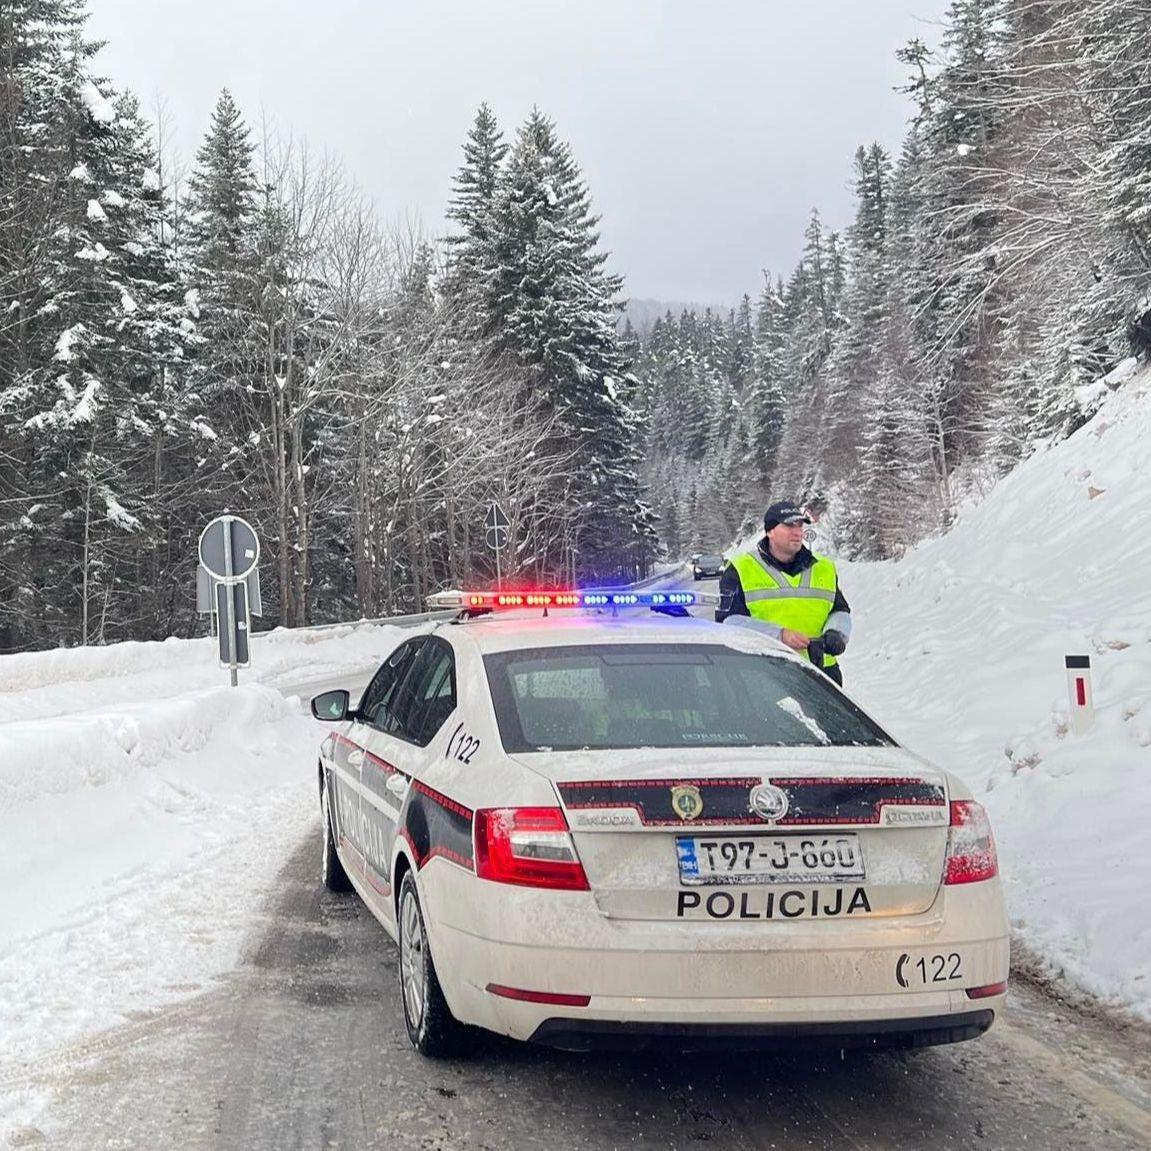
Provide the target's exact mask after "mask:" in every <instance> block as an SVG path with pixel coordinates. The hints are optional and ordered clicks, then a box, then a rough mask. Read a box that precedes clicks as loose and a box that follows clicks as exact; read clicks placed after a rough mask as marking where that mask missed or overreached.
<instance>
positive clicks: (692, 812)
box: [671, 783, 703, 820]
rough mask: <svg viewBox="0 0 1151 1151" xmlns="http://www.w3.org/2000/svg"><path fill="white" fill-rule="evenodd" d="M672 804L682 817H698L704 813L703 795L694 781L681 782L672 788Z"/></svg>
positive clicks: (686, 818)
mask: <svg viewBox="0 0 1151 1151" xmlns="http://www.w3.org/2000/svg"><path fill="white" fill-rule="evenodd" d="M671 806H672V810H673V811H674V812H675V813H676V815H678V816H679V817H680V819H683V820H689V819H698V818H699V817H700V815H701V814H702V813H703V796H702V795H700V793H699V788H698V787H696V785H695V784H694V783H681V784H679V785H677V786H676V787H673V788H672V789H671Z"/></svg>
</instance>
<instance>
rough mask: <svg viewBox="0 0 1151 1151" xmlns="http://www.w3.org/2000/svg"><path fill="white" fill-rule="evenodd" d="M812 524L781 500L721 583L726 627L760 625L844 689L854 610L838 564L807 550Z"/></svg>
mask: <svg viewBox="0 0 1151 1151" xmlns="http://www.w3.org/2000/svg"><path fill="white" fill-rule="evenodd" d="M810 523H811V520H810V519H809V518H808V517H807V516H806V515H805V514H804V512H803V509H802V508H800V507H798V506H797V505H796V504H794V503H792V502H791V501H790V500H781V501H780V502H779V503H774V504H772V505H771V507H769V508H768V509H767V512H766V513H765V514H764V517H763V530H764V537H763V539H761V540H760V541H759V542H758V543H757V544H756V546H755V547H754V548H752V549H750V550H749V551H746V552H742V553H741V554H739V555H737V556H735V557H733V559H732V561H731V563H730V564H728V566H727V567H726V568H725V569H724V573H723V575H722V576H720V580H719V607H718V609H717V610H716V613H715V618H716V619H717V620H719V621H720V622H722V621H723V620H725V619H728V618H729V617H730V618H731V622H732V623H737V622H740V617H750V618H751V619H752V620H756V621H757V623H756V624H755V625H751V626H754V627H755V630H756V631H766V632H767V633H768V634H769V635H772V636H775V638H776V639H779V640H781V641H782V642H783V643H785V644H787V646H788V647H790V648H792V649H793V650H794V651H798V652H806V653H807V655H808V658H809V659H811V660H812V662H813V663H815V664H816V665H817V666H818V667H820V668H821V669H822V670H823V672H824V673H825V674H826V675H828V676H830V677H831V678H832V679H833V680H835V682H836V683H838V684H842V683H843V672H842V671H840V669H839V661H838V658H837V657H838V656H840V655H842V654H843V650H844V648H845V647H847V641H848V638H849V637H850V636H851V608H850V607H849V606H848V604H847V600H846V599H844V597H843V592H842V591H840V589H839V577H838V575H837V574H836V571H835V564H833V563H832V562H831V560H829V559H826V558H825V557H823V556H818V555H814V554H812V552H810V551H808V549H807V548H806V547H804V544H803V530H804V527H805V526H806V525H808V524H810Z"/></svg>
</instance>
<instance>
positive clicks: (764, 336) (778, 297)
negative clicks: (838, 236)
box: [749, 276, 787, 493]
mask: <svg viewBox="0 0 1151 1151" xmlns="http://www.w3.org/2000/svg"><path fill="white" fill-rule="evenodd" d="M783 294H784V288H783V282H782V281H781V280H778V279H777V280H775V281H774V282H773V281H772V279H771V277H770V276H765V283H764V287H763V291H762V292H761V293H760V297H759V304H758V307H757V309H756V314H755V348H754V380H753V383H752V396H751V406H750V414H749V423H750V429H751V431H750V434H751V436H752V441H753V451H752V459H753V460H754V466H755V478H756V480H757V481H758V485H759V488H760V490H761V492H763V493H766V492H767V491H768V490H769V488H770V486H771V480H772V476H773V474H774V472H775V465H776V453H777V452H778V450H779V441H780V439H781V437H782V436H783V419H784V411H785V409H786V403H787V401H786V395H785V391H784V381H785V378H786V366H785V362H784V356H785V352H786V346H787V317H786V312H785V305H784V299H783Z"/></svg>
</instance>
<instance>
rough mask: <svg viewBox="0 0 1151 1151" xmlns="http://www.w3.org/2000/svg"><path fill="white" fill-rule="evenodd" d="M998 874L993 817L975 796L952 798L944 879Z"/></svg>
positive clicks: (973, 879) (960, 880)
mask: <svg viewBox="0 0 1151 1151" xmlns="http://www.w3.org/2000/svg"><path fill="white" fill-rule="evenodd" d="M998 874H999V861H998V859H996V856H995V838H994V836H992V834H991V821H990V820H989V819H988V818H987V812H986V811H984V810H983V807H982V805H981V804H978V803H976V802H975V801H974V800H972V799H955V800H952V802H951V828H950V830H949V831H948V834H947V866H946V868H945V869H944V873H943V882H944V883H947V884H954V883H978V882H979V881H980V880H982V879H994V877H995V876H997V875H998Z"/></svg>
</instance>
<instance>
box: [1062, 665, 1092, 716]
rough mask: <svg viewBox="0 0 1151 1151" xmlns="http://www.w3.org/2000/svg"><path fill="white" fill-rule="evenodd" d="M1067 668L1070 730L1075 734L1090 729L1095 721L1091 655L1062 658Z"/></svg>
mask: <svg viewBox="0 0 1151 1151" xmlns="http://www.w3.org/2000/svg"><path fill="white" fill-rule="evenodd" d="M1063 663H1064V666H1065V667H1066V668H1067V698H1068V701H1069V703H1070V705H1071V710H1070V719H1071V730H1072V731H1073V732H1074V733H1075V734H1076V735H1082V734H1083V733H1084V732H1087V731H1090V730H1091V728H1092V726H1093V725H1094V723H1095V701H1094V699H1093V698H1092V695H1091V657H1090V656H1089V655H1069V656H1065V657H1064V659H1063Z"/></svg>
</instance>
